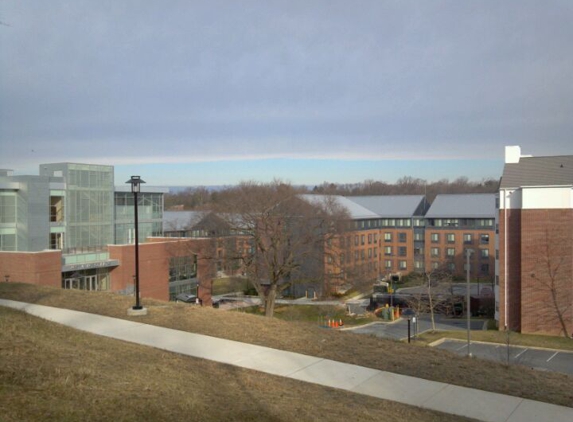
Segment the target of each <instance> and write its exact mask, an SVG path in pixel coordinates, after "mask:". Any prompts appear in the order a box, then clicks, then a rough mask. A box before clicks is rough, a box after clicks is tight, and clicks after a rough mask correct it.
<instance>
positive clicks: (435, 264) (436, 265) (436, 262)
mask: <svg viewBox="0 0 573 422" xmlns="http://www.w3.org/2000/svg"><path fill="white" fill-rule="evenodd" d="M438 268H440V263H439V262H438V261H432V270H437V269H438Z"/></svg>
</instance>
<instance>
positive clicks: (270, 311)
mask: <svg viewBox="0 0 573 422" xmlns="http://www.w3.org/2000/svg"><path fill="white" fill-rule="evenodd" d="M276 297H277V286H275V285H272V286H271V287H270V288H269V291H268V293H267V295H266V298H265V316H266V317H269V318H272V317H273V315H274V312H275V299H276Z"/></svg>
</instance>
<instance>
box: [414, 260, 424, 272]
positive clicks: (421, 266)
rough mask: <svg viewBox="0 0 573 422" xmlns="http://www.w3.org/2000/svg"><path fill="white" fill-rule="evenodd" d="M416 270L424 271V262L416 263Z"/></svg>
mask: <svg viewBox="0 0 573 422" xmlns="http://www.w3.org/2000/svg"><path fill="white" fill-rule="evenodd" d="M414 268H415V269H417V270H422V269H424V261H414Z"/></svg>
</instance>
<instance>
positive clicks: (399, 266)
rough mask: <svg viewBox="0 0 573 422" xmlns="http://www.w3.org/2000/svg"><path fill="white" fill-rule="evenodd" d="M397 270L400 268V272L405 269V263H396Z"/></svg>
mask: <svg viewBox="0 0 573 422" xmlns="http://www.w3.org/2000/svg"><path fill="white" fill-rule="evenodd" d="M398 268H400V269H401V270H405V269H407V266H406V261H398Z"/></svg>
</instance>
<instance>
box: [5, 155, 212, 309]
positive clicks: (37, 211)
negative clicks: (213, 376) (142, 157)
mask: <svg viewBox="0 0 573 422" xmlns="http://www.w3.org/2000/svg"><path fill="white" fill-rule="evenodd" d="M113 180H114V169H113V167H111V166H103V165H94V164H78V163H56V164H42V165H40V172H39V175H26V176H14V175H13V172H12V171H11V170H0V277H1V278H0V279H1V280H2V281H14V282H25V283H32V284H42V285H49V286H54V287H62V288H66V289H80V290H100V291H113V292H120V293H124V294H133V290H134V280H133V274H134V272H135V265H134V247H133V243H134V241H135V236H134V234H135V231H134V230H135V228H134V218H133V216H134V196H133V194H132V193H131V190H130V188H129V187H128V186H118V187H115V186H114V184H113ZM165 192H167V189H166V188H159V187H149V186H142V189H141V192H140V193H139V195H138V214H139V225H138V228H139V234H140V239H141V243H142V244H141V245H140V254H141V259H140V270H141V271H140V287H141V289H140V291H141V295H142V297H151V298H156V299H160V300H168V299H169V298H173V297H174V296H175V295H176V294H178V293H195V292H196V291H197V290H198V289H199V290H200V288H201V282H202V281H203V280H210V277H211V275H212V274H211V271H210V269H209V266H208V265H207V261H205V260H202V256H201V254H202V253H206V249H207V247H208V246H209V245H210V243H209V242H208V241H205V240H201V239H187V240H185V241H184V242H177V243H174V242H173V239H157V238H154V236H155V237H157V236H162V235H163V227H162V223H163V194H164V193H165ZM146 239H148V240H151V239H153V242H152V243H151V242H148V243H145V242H146ZM175 245H178V246H177V247H176V246H175Z"/></svg>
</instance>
